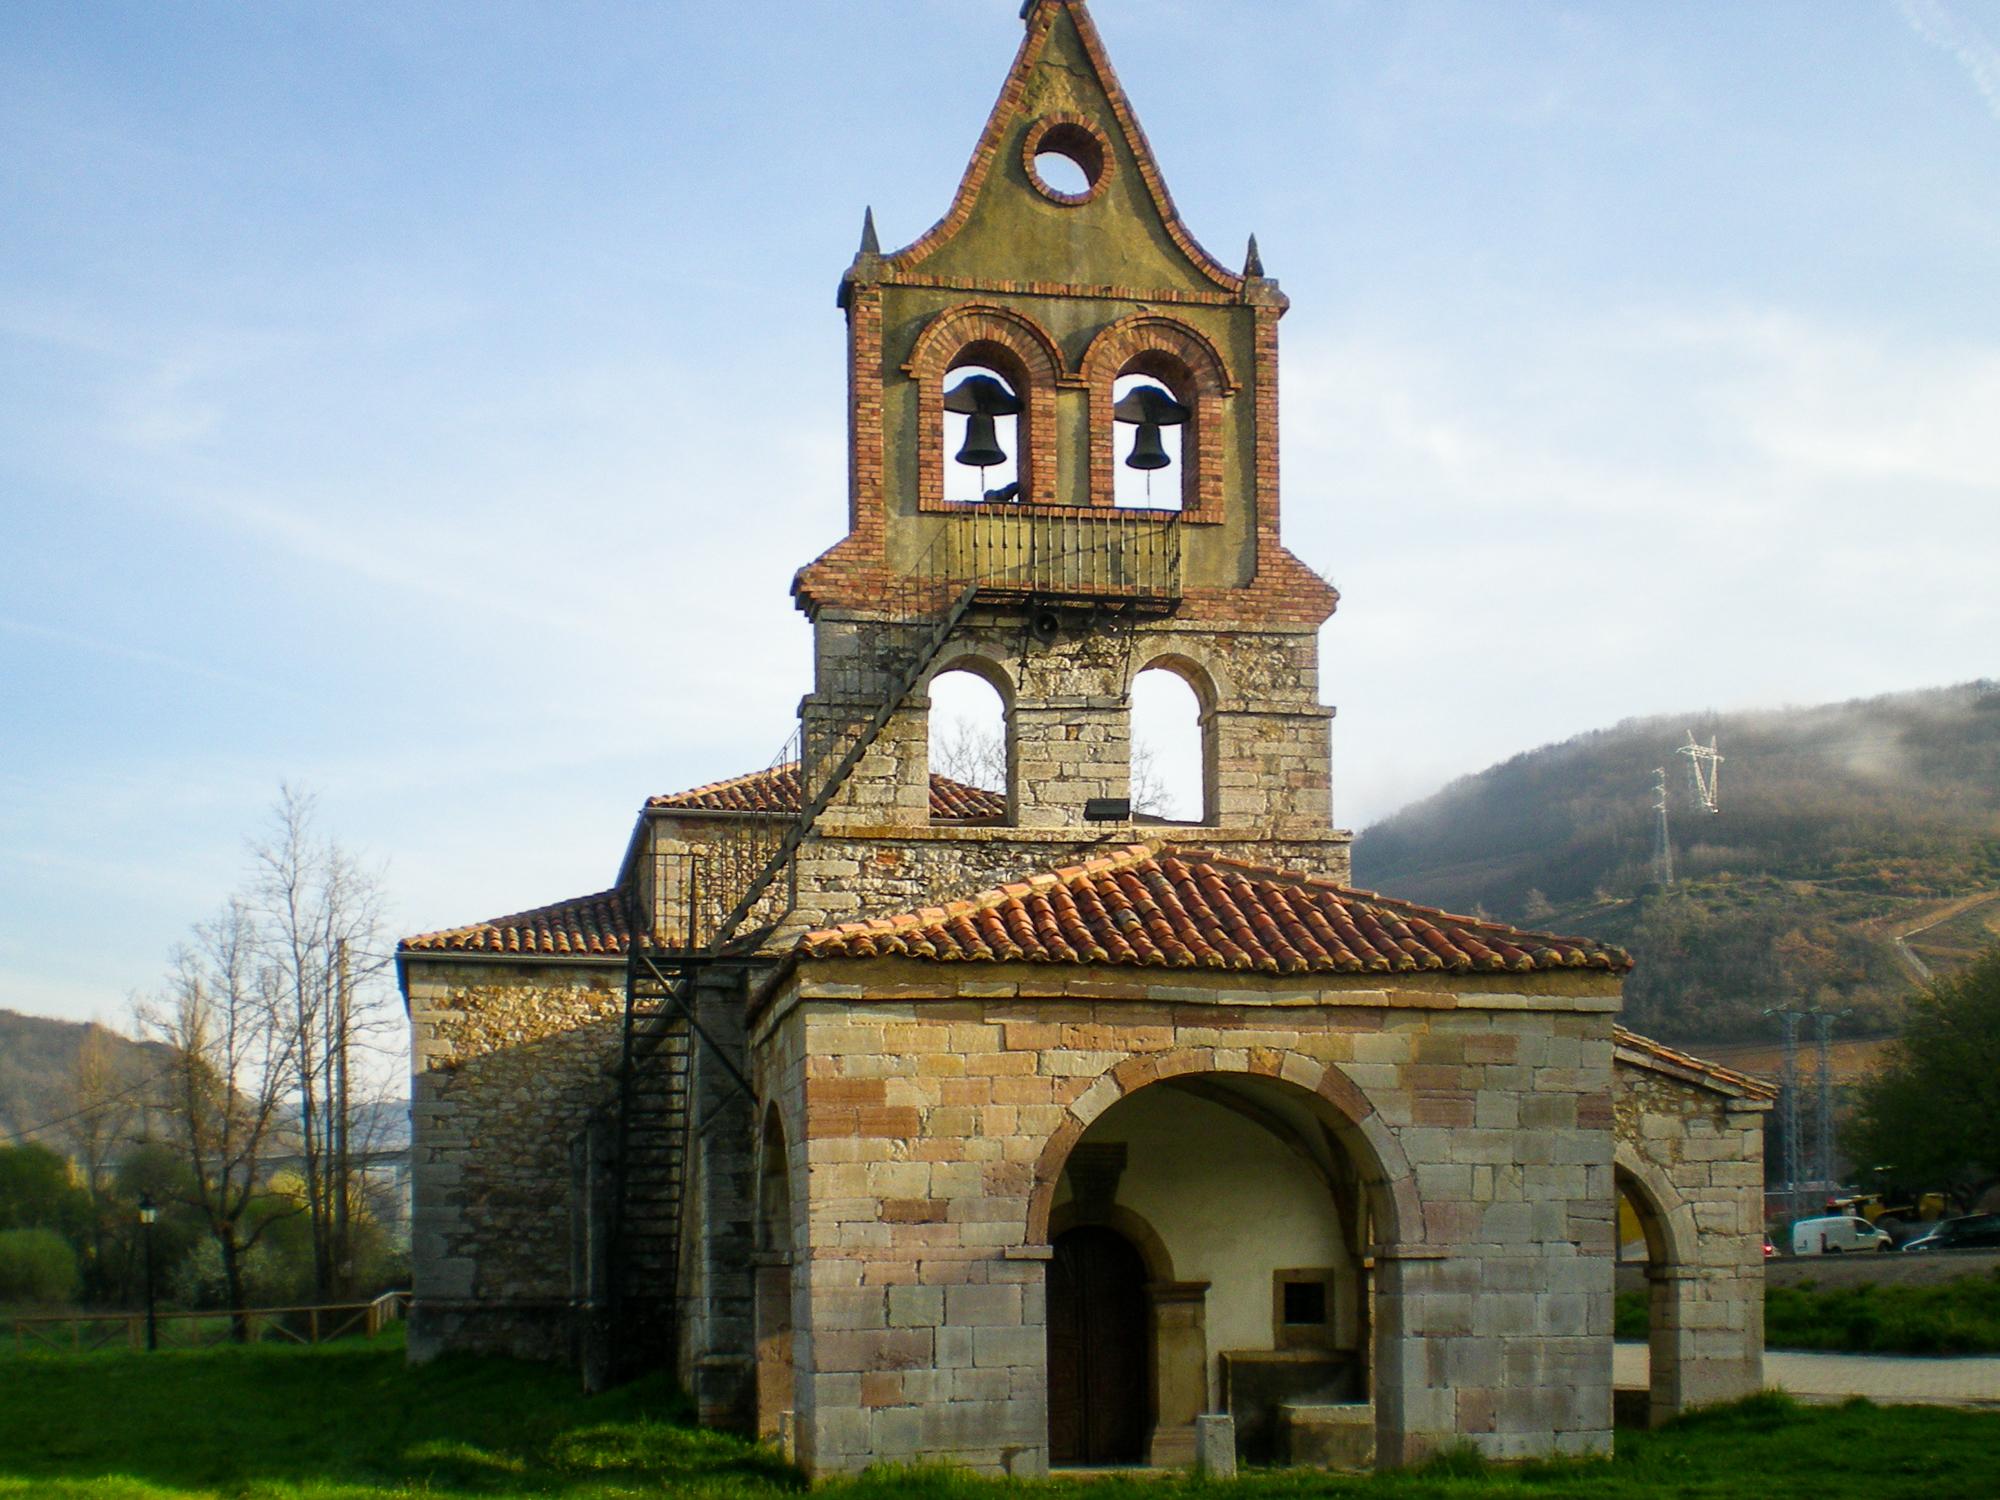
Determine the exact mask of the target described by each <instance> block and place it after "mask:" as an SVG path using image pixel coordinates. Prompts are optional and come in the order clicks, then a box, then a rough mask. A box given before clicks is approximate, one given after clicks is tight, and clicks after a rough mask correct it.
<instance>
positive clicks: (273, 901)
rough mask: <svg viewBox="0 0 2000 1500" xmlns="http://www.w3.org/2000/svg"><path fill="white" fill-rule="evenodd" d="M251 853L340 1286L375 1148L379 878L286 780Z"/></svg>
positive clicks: (317, 1231)
mask: <svg viewBox="0 0 2000 1500" xmlns="http://www.w3.org/2000/svg"><path fill="white" fill-rule="evenodd" d="M251 855H252V858H253V859H254V861H255V865H256V874H255V877H254V880H253V886H252V892H251V898H250V899H251V900H252V901H253V902H254V903H255V905H256V909H257V913H258V916H259V917H260V919H261V927H262V942H263V951H264V952H265V954H266V955H267V957H268V959H269V961H270V963H271V964H272V966H273V967H274V968H275V970H276V971H277V973H278V975H279V1002H280V1006H281V1009H282V1011H283V1015H284V1024H285V1026H286V1028H287V1031H288V1033H289V1036H288V1044H289V1048H290V1053H291V1063H290V1066H291V1071H292V1080H291V1081H292V1088H293V1093H294V1094H295V1096H296V1097H297V1100H298V1118H297V1122H296V1123H297V1131H298V1143H299V1158H300V1163H301V1176H302V1177H303V1178H304V1181H305V1195H306V1208H307V1211H308V1212H309V1213H310V1214H311V1215H312V1246H313V1284H314V1286H315V1288H316V1289H317V1291H318V1294H319V1295H320V1296H321V1297H335V1296H341V1295H345V1294H346V1293H347V1292H348V1291H349V1290H350V1289H351V1288H350V1287H349V1282H350V1281H351V1279H352V1276H353V1271H354V1264H353V1259H354V1257H353V1225H354V1220H355V1218H356V1217H357V1214H358V1212H359V1211H360V1208H361V1204H360V1196H361V1189H362V1182H361V1174H360V1173H359V1172H358V1171H357V1157H358V1156H363V1155H365V1153H366V1146H367V1142H365V1141H357V1140H356V1138H355V1136H356V1121H357V1119H359V1118H361V1117H362V1116H363V1115H365V1114H366V1113H367V1111H366V1106H367V1105H368V1104H369V1103H371V1102H373V1098H372V1095H373V1092H374V1091H373V1090H372V1089H371V1088H370V1086H369V1083H368V1074H367V1070H366V1068H365V1067H364V1066H363V1065H362V1064H363V1059H361V1058H360V1057H358V1056H357V1054H358V1053H361V1052H363V1051H364V1050H365V1049H367V1048H368V1047H369V1046H370V1045H371V1044H372V1039H373V1038H375V1037H376V1036H378V1035H380V1034H381V1032H382V1031H383V1030H384V1028H385V1025H386V1019H385V1016H384V1014H383V1012H384V1006H383V1003H382V997H381V994H380V991H379V987H378V985H377V981H378V980H379V979H380V977H381V975H382V973H383V971H384V969H385V967H386V965H387V962H388V960H387V958H386V956H384V949H385V948H386V944H385V943H384V942H383V940H382V926H383V923H382V891H381V883H380V881H379V879H378V878H377V877H376V876H375V875H374V874H373V873H372V872H370V871H368V870H365V869H363V868H362V866H361V865H360V863H359V862H358V861H357V860H356V859H355V858H354V857H353V856H352V855H350V854H349V853H348V852H347V851H346V850H345V849H343V848H342V847H341V846H340V845H339V844H338V843H337V842H335V841H334V840H332V839H330V838H326V837H324V836H323V835H322V834H321V833H320V831H319V829H318V827H317V824H316V801H315V799H314V797H313V796H312V795H311V794H310V793H307V792H302V791H300V790H298V789H297V788H294V787H290V786H286V787H282V788H280V790H279V795H278V801H277V803H276V805H275V806H274V807H273V808H272V812H271V826H270V829H269V831H268V832H267V834H266V835H265V837H263V838H262V839H260V840H257V841H255V842H253V843H252V845H251Z"/></svg>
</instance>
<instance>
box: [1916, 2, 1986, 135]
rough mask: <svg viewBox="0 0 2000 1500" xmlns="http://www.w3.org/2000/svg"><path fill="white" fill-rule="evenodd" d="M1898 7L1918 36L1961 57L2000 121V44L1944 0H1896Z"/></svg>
mask: <svg viewBox="0 0 2000 1500" xmlns="http://www.w3.org/2000/svg"><path fill="white" fill-rule="evenodd" d="M1896 9H1897V10H1899V11H1901V12H1902V15H1903V19H1904V20H1905V21H1907V22H1908V23H1909V25H1910V29H1911V30H1913V31H1915V32H1916V33H1917V35H1918V36H1920V37H1922V38H1923V39H1924V40H1925V41H1927V42H1929V43H1930V44H1931V45H1932V46H1933V47H1936V48H1938V49H1940V50H1941V51H1944V52H1948V53H1950V54H1951V55H1952V56H1953V57H1954V58H1956V59H1957V60H1958V63H1959V66H1961V67H1962V68H1964V69H1965V71H1966V73H1967V75H1968V76H1970V77H1971V79H1972V86H1973V87H1974V88H1976V89H1978V90H1979V93H1980V96H1981V97H1982V98H1983V99H1985V101H1986V108H1987V109H1988V110H1989V111H1991V112H1992V115H1993V117H1994V119H1996V120H2000V47H1996V46H1994V45H1993V43H1992V42H1991V41H1990V40H1989V39H1988V38H1987V37H1986V35H1985V33H1983V32H1982V31H1980V30H1979V28H1978V27H1977V26H1975V25H1973V24H1972V22H1970V21H1968V20H1966V19H1965V18H1964V17H1963V16H1960V15H1957V14H1955V13H1954V12H1953V11H1952V10H1951V9H1950V8H1949V7H1948V6H1946V5H1945V4H1944V0H1896Z"/></svg>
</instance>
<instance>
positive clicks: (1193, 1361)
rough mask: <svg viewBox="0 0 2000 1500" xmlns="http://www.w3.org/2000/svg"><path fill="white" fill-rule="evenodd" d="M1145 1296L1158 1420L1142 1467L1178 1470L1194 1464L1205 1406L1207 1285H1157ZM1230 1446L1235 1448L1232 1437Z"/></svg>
mask: <svg viewBox="0 0 2000 1500" xmlns="http://www.w3.org/2000/svg"><path fill="white" fill-rule="evenodd" d="M1146 1290H1147V1293H1148V1295H1149V1296H1150V1297H1151V1299H1152V1305H1153V1410H1154V1412H1155V1413H1156V1415H1157V1418H1158V1420H1157V1422H1156V1424H1155V1426H1154V1428H1153V1440H1152V1443H1151V1445H1150V1448H1149V1451H1148V1453H1147V1456H1146V1461H1147V1462H1148V1463H1150V1464H1152V1465H1153V1466H1154V1467H1156V1468H1179V1467H1182V1466H1184V1465H1187V1464H1190V1463H1193V1462H1194V1459H1195V1453H1196V1443H1195V1419H1196V1418H1198V1417H1200V1416H1201V1411H1202V1408H1203V1407H1204V1406H1206V1405H1208V1326H1207V1324H1208V1283H1207V1282H1205V1281H1163V1282H1155V1283H1154V1284H1153V1285H1152V1286H1150V1287H1148V1288H1147V1289H1146ZM1230 1441H1231V1442H1232V1443H1234V1442H1235V1436H1234V1434H1233V1433H1232V1434H1231V1437H1230ZM1231 1451H1232V1453H1233V1451H1234V1450H1233V1449H1232V1450H1231Z"/></svg>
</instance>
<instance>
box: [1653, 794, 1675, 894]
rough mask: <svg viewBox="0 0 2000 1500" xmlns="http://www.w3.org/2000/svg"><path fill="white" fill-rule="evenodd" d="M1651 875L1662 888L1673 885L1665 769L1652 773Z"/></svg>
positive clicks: (1671, 839)
mask: <svg viewBox="0 0 2000 1500" xmlns="http://www.w3.org/2000/svg"><path fill="white" fill-rule="evenodd" d="M1653 814H1654V819H1655V821H1654V825H1653V873H1654V874H1655V875H1656V876H1658V877H1659V882H1660V884H1661V885H1663V886H1667V885H1672V884H1673V883H1674V841H1673V838H1672V837H1671V835H1670V834H1669V833H1668V831H1667V768H1666V767H1665V766H1659V767H1656V768H1655V769H1654V771H1653Z"/></svg>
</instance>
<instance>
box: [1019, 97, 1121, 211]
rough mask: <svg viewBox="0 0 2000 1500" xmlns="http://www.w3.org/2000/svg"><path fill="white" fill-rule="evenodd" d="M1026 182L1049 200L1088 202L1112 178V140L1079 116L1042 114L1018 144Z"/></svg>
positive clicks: (1067, 204) (1071, 203) (1066, 203)
mask: <svg viewBox="0 0 2000 1500" xmlns="http://www.w3.org/2000/svg"><path fill="white" fill-rule="evenodd" d="M1021 163H1022V165H1023V166H1024V167H1026V168H1027V172H1028V181H1030V182H1032V183H1033V184H1034V185H1035V190H1036V191H1037V192H1039V193H1040V194H1041V195H1042V196H1043V197H1044V198H1047V199H1048V200H1049V201H1050V202H1051V203H1060V204H1062V205H1063V206H1064V207H1066V208H1074V207H1076V206H1077V205H1078V204H1082V203H1088V202H1090V200H1091V199H1093V198H1095V197H1096V196H1097V195H1098V194H1099V193H1101V192H1103V191H1104V185H1105V183H1106V182H1108V181H1110V179H1111V143H1110V142H1109V141H1107V140H1106V139H1105V138H1104V135H1103V133H1102V132H1101V131H1099V130H1098V128H1097V127H1096V126H1095V125H1093V124H1092V123H1091V122H1090V121H1088V120H1086V119H1084V118H1083V117H1082V116H1081V115H1045V116H1043V117H1042V118H1041V119H1039V120H1037V121H1036V122H1035V123H1034V125H1033V126H1031V127H1030V128H1029V130H1028V135H1027V139H1026V140H1025V141H1024V142H1023V143H1022V146H1021Z"/></svg>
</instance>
